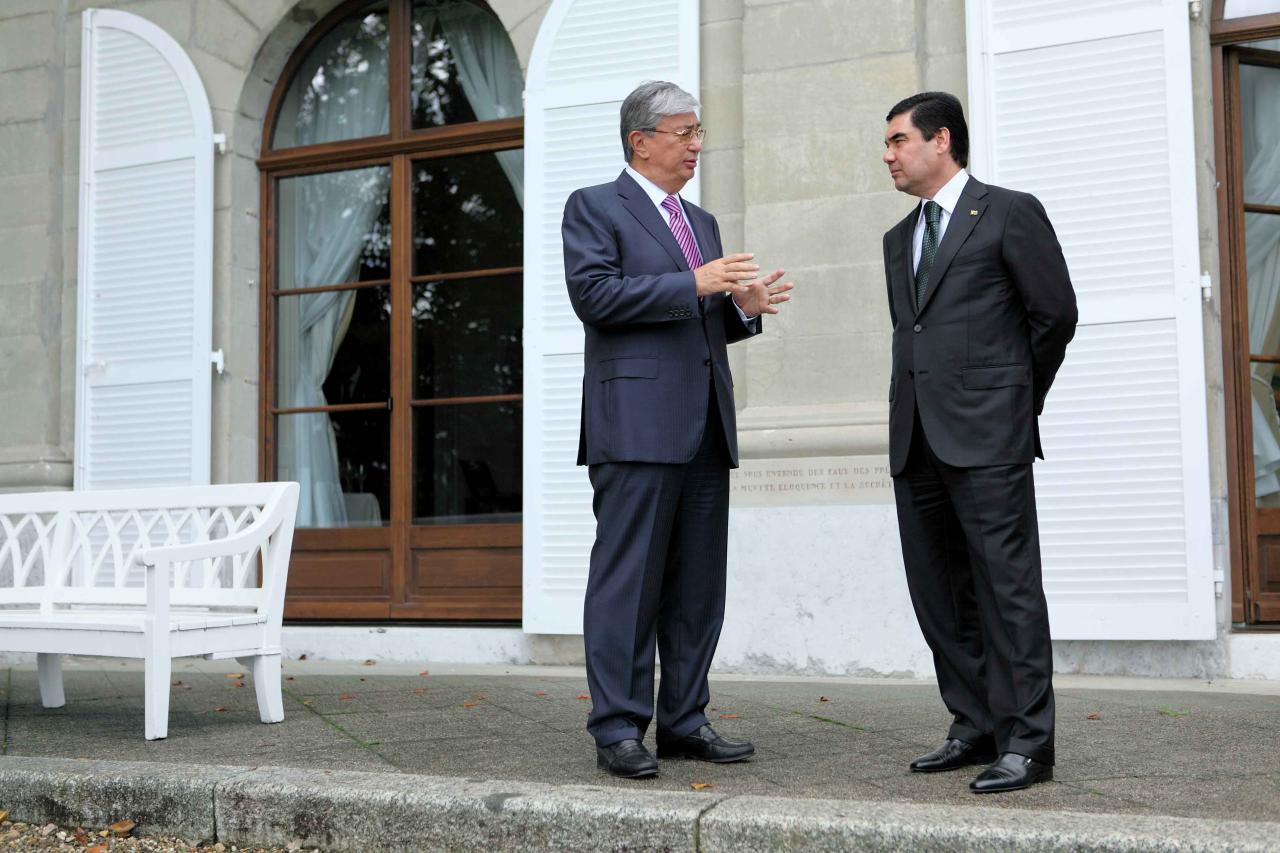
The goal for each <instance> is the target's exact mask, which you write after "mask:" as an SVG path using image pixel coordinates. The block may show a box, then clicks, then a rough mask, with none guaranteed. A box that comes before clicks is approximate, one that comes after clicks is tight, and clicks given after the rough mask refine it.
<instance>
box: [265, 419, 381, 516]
mask: <svg viewBox="0 0 1280 853" xmlns="http://www.w3.org/2000/svg"><path fill="white" fill-rule="evenodd" d="M389 414H390V413H389V412H387V411H386V410H385V409H383V410H377V411H369V412H310V413H307V414H300V415H277V416H276V476H277V477H278V478H279V479H281V480H296V481H297V482H298V483H300V484H301V485H302V490H301V494H300V496H299V499H298V526H299V527H380V526H383V525H385V524H386V523H387V521H388V519H389V518H390V513H391V500H390V497H391V488H390V468H391V465H390V461H391V444H390V440H391V427H390V418H389Z"/></svg>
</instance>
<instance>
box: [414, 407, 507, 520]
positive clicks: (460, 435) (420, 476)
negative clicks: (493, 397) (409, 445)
mask: <svg viewBox="0 0 1280 853" xmlns="http://www.w3.org/2000/svg"><path fill="white" fill-rule="evenodd" d="M413 442H414V447H413V460H414V462H413V469H414V470H413V515H414V523H415V524H466V523H476V522H514V521H519V520H520V506H521V495H522V491H521V468H520V464H521V404H520V403H519V402H510V403H477V404H472V405H459V406H422V407H418V408H416V409H414V411H413Z"/></svg>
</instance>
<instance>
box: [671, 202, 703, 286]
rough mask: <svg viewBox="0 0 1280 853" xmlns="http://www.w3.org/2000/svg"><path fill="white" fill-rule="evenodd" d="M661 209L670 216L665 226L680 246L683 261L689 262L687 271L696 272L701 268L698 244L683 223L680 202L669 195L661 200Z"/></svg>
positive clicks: (687, 224) (685, 223)
mask: <svg viewBox="0 0 1280 853" xmlns="http://www.w3.org/2000/svg"><path fill="white" fill-rule="evenodd" d="M662 207H663V209H664V210H666V211H667V212H668V213H670V214H671V221H670V222H669V223H667V224H668V225H670V226H671V234H672V236H674V237H675V238H676V242H677V243H679V244H680V251H682V252H684V259H685V260H686V261H688V262H689V269H691V270H696V269H697V268H698V267H700V266H702V253H701V252H699V251H698V243H697V241H695V240H694V239H693V232H692V231H690V230H689V223H687V222H685V221H684V214H683V213H682V212H681V210H680V202H678V201H676V197H675V196H673V195H669V196H667V197H666V198H664V199H663V200H662Z"/></svg>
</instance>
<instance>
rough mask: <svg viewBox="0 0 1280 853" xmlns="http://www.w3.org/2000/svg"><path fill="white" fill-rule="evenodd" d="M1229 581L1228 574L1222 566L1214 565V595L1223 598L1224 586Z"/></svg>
mask: <svg viewBox="0 0 1280 853" xmlns="http://www.w3.org/2000/svg"><path fill="white" fill-rule="evenodd" d="M1226 583H1227V574H1226V572H1224V571H1223V570H1222V567H1221V566H1214V567H1213V597H1214V598H1222V594H1223V588H1224V587H1225V586H1226Z"/></svg>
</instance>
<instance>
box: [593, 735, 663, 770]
mask: <svg viewBox="0 0 1280 853" xmlns="http://www.w3.org/2000/svg"><path fill="white" fill-rule="evenodd" d="M596 767H599V768H600V769H601V770H607V771H609V772H610V773H611V774H613V775H614V776H618V777H620V778H622V779H639V778H641V777H644V776H656V775H657V774H658V759H656V758H654V757H653V756H652V755H651V754H650V753H649V750H647V749H645V748H644V744H642V743H641V742H640V741H638V740H636V739H635V738H632V739H630V740H620V741H618V742H617V743H611V744H609V745H608V746H597V747H596Z"/></svg>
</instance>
